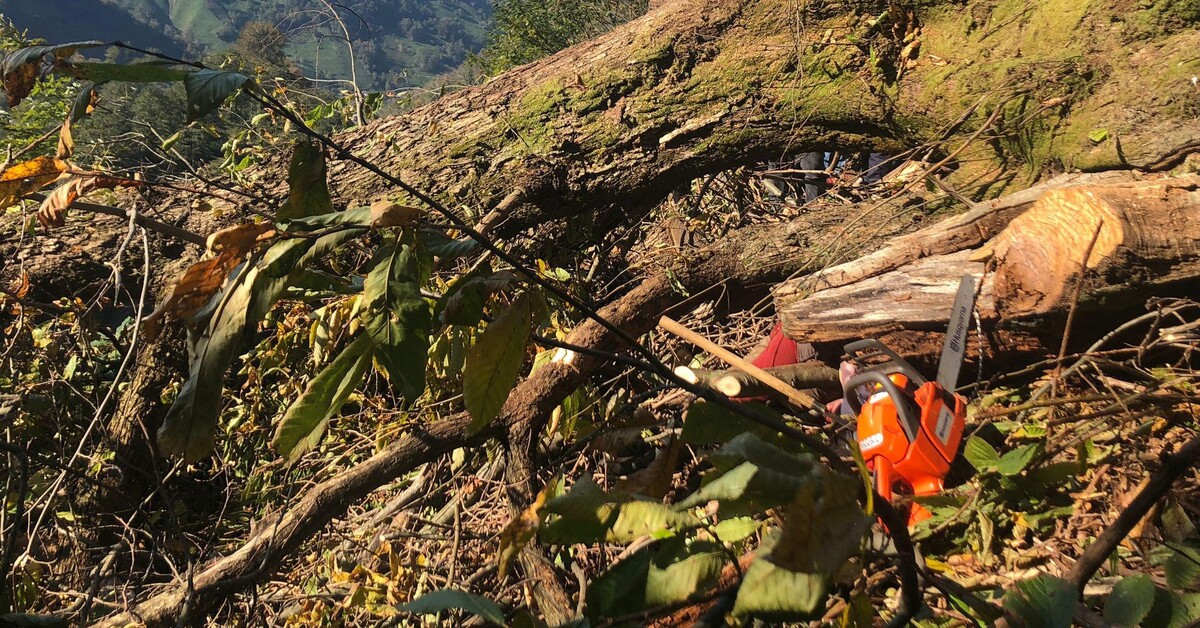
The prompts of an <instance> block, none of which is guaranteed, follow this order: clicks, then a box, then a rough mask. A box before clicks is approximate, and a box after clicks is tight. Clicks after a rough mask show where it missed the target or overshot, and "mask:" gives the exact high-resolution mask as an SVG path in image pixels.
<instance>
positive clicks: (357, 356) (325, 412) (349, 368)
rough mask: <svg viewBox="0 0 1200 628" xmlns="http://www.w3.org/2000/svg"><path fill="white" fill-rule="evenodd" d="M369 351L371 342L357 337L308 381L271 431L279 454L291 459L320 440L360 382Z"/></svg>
mask: <svg viewBox="0 0 1200 628" xmlns="http://www.w3.org/2000/svg"><path fill="white" fill-rule="evenodd" d="M370 352H371V342H370V341H369V340H368V339H367V338H366V337H365V336H360V337H359V338H358V339H357V340H355V341H354V342H352V343H350V345H349V346H347V347H346V348H345V349H343V350H342V352H341V353H340V354H338V357H336V358H334V360H333V362H330V363H329V366H327V367H325V368H324V369H322V370H321V372H320V373H317V376H316V377H314V378H313V379H312V381H310V382H309V383H308V386H306V387H305V388H304V392H303V393H302V394H301V395H300V398H299V399H297V400H296V402H295V403H293V404H292V405H291V407H289V408H288V410H287V413H286V414H284V416H283V419H282V420H281V421H280V422H279V427H278V428H276V430H275V438H274V439H273V440H272V445H274V447H275V449H276V450H278V451H279V455H281V456H283V457H284V458H287V460H288V461H289V462H295V461H296V460H298V459H299V458H300V456H303V455H304V454H305V453H307V452H308V451H310V450H312V448H313V447H315V446H316V445H317V443H319V442H321V436H323V435H324V434H325V428H326V426H328V425H329V420H330V419H331V418H333V417H334V416H335V415H336V414H337V413H338V411H339V410H341V409H342V406H343V405H345V403H346V399H348V398H349V397H350V393H352V392H354V389H355V387H357V386H358V383H359V382H360V381H362V377H363V373H365V372H366V370H367V365H369V364H370V363H371V356H370Z"/></svg>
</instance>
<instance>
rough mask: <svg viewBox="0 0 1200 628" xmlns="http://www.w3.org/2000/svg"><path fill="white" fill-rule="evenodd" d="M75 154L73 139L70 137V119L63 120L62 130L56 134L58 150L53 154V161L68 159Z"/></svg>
mask: <svg viewBox="0 0 1200 628" xmlns="http://www.w3.org/2000/svg"><path fill="white" fill-rule="evenodd" d="M74 152H75V138H74V137H73V136H72V135H71V118H70V116H68V117H67V119H66V120H63V125H62V130H61V131H59V132H58V149H57V150H56V151H55V152H54V158H55V159H70V158H71V155H72V154H74Z"/></svg>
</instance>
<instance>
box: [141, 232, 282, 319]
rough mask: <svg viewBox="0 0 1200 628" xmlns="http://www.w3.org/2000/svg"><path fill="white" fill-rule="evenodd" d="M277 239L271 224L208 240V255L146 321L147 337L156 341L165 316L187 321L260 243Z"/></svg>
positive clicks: (185, 273) (190, 271)
mask: <svg viewBox="0 0 1200 628" xmlns="http://www.w3.org/2000/svg"><path fill="white" fill-rule="evenodd" d="M273 237H275V228H274V225H272V224H270V223H253V222H248V223H243V224H240V225H235V226H232V227H228V228H225V229H221V230H220V231H217V232H215V233H213V234H212V235H210V236H209V237H208V254H207V255H208V256H207V257H206V258H205V259H202V260H200V261H198V262H196V263H195V264H192V265H191V266H190V267H188V269H187V270H185V271H184V272H183V274H182V275H180V277H179V279H178V280H176V282H175V285H174V286H173V287H172V288H171V294H170V296H168V297H167V298H166V300H164V301H163V302H162V305H160V306H158V309H156V310H154V313H152V314H151V315H150V316H148V317H147V318H146V322H145V324H146V334H147V335H148V337H150V338H153V337H155V336H157V335H158V332H159V331H160V330H161V329H162V323H163V320H164V318H165V317H166V316H168V315H169V316H171V317H173V318H176V319H179V320H186V319H188V318H190V317H191V316H192V315H193V314H195V313H196V312H197V311H198V310H199V309H200V308H201V307H203V306H204V304H205V303H207V302H208V300H209V299H211V298H212V296H213V295H214V294H216V293H217V291H218V290H220V289H221V286H222V285H224V284H225V279H226V278H227V277H228V276H229V274H230V273H231V272H233V269H234V268H237V265H238V264H240V263H242V261H243V260H244V259H245V258H246V256H247V255H249V254H250V251H252V250H253V249H254V247H255V245H257V244H258V243H259V242H263V241H265V240H269V239H270V238H273Z"/></svg>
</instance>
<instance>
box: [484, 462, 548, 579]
mask: <svg viewBox="0 0 1200 628" xmlns="http://www.w3.org/2000/svg"><path fill="white" fill-rule="evenodd" d="M554 485H555V482H553V481H551V482H550V483H549V484H547V485H546V488H543V489H542V490H541V492H540V493H538V494H537V498H535V499H534V500H533V503H532V504H530V505H529V507H528V508H526V509H525V511H524V512H522V513H521V514H520V515H518V516H517V517H516V518H515V519H513V520H512V521H510V522H509V523H508V525H506V526H504V531H503V532H501V533H500V549H499V550H498V552H497V556H496V558H497V561H498V562H499V563H500V579H501V580H503V579H504V576H505V575H506V574H507V573H508V566H509V565H510V564H512V561H513V560H514V559H516V557H517V554H519V553H520V552H521V550H522V549H523V548H524V547H525V544H526V543H528V542H529V540H530V539H532V538H533V536H534V535H535V534H537V531H538V528H539V527H541V523H542V516H541V509H542V506H544V505H545V504H546V495H547V493H549V491H550V487H552V486H554Z"/></svg>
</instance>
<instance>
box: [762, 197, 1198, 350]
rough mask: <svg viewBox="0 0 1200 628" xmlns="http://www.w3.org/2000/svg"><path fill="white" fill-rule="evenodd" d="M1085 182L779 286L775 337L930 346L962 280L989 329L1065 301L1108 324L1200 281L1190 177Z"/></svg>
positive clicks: (1056, 312)
mask: <svg viewBox="0 0 1200 628" xmlns="http://www.w3.org/2000/svg"><path fill="white" fill-rule="evenodd" d="M1094 181H1095V179H1094V178H1090V177H1089V178H1087V179H1083V178H1070V179H1060V180H1057V181H1055V182H1054V183H1053V184H1052V185H1047V186H1043V188H1042V189H1040V190H1038V192H1039V193H1040V196H1038V198H1037V200H1036V202H1032V203H1030V202H1029V200H1030V196H1031V195H1030V194H1025V193H1023V194H1020V195H1016V197H1015V198H1009V199H1000V200H999V201H997V202H996V203H995V205H993V206H990V207H986V208H979V209H977V210H975V211H973V212H970V213H968V214H964V215H962V216H959V217H956V218H953V219H950V220H947V221H944V222H942V223H939V224H937V225H934V226H933V227H931V228H928V229H924V230H921V231H917V232H914V233H912V234H909V235H907V236H903V237H901V238H897V239H896V240H895V241H894V243H893V245H891V246H889V247H887V248H885V249H883V250H880V251H878V252H876V253H874V254H872V255H868V256H865V257H863V258H860V259H859V260H855V261H852V262H847V263H845V264H841V265H839V266H837V267H834V268H831V269H828V270H826V271H823V272H822V273H818V274H817V275H814V276H812V277H806V278H803V279H800V280H795V281H791V282H788V283H787V284H785V285H784V286H783V287H781V288H780V290H778V292H777V304H778V307H779V310H780V319H781V321H782V324H783V327H784V331H785V333H787V334H788V335H789V336H791V337H792V338H794V339H796V340H799V341H805V342H815V343H839V342H845V341H849V340H856V339H859V338H864V337H872V336H876V337H877V336H888V335H891V336H897V335H902V334H903V333H905V332H932V335H930V336H928V340H929V341H930V342H937V341H940V340H939V337H940V335H941V334H942V332H944V330H945V325H946V320H947V318H948V313H949V311H950V304H951V302H952V301H953V299H954V293H955V291H956V289H957V286H958V282H959V278H960V277H962V275H964V274H971V275H974V276H975V277H976V278H982V282H981V284H980V286H979V296H978V299H977V301H976V311H977V312H978V314H979V316H980V317H981V318H982V319H983V321H984V322H985V323H986V324H987V325H988V327H989V328H991V329H996V328H997V326H999V328H1005V327H1008V328H1011V327H1012V325H1011V324H1012V323H1014V322H1018V321H1028V320H1047V319H1055V318H1058V319H1060V320H1061V319H1062V318H1063V315H1065V313H1066V312H1067V311H1068V310H1069V309H1070V308H1071V307H1072V306H1073V301H1074V298H1075V294H1076V293H1077V292H1078V294H1080V295H1081V299H1080V301H1079V302H1078V304H1077V305H1078V307H1079V311H1080V312H1095V313H1109V314H1112V313H1115V312H1116V311H1117V310H1124V309H1127V308H1129V307H1137V306H1140V305H1141V303H1142V302H1144V300H1145V298H1146V297H1149V296H1152V295H1155V294H1157V293H1159V292H1160V291H1163V290H1167V291H1172V290H1173V291H1176V292H1178V291H1180V290H1185V291H1186V289H1185V288H1182V287H1181V286H1186V285H1193V286H1194V284H1195V282H1196V281H1198V280H1200V245H1197V241H1200V177H1195V176H1190V177H1182V178H1171V179H1159V180H1149V181H1125V182H1105V183H1099V182H1094ZM1063 183H1071V184H1073V185H1070V186H1068V187H1062V184H1063ZM1076 184H1078V185H1076ZM1017 211H1020V213H1019V214H1017V215H1015V216H1013V213H1014V212H1017ZM1009 217H1011V219H1009ZM1006 219H1008V220H1007V225H1006V226H1004V228H1003V229H1001V230H998V231H997V227H998V226H999V225H1001V224H1003V223H1004V222H1006ZM1093 240H1094V241H1093ZM1085 256H1086V257H1087V258H1088V261H1087V269H1086V272H1084V271H1083V266H1084V258H1085ZM1080 281H1083V285H1082V286H1081V287H1080V288H1081V290H1078V291H1077V290H1076V287H1077V284H1078V283H1079V282H1080ZM825 286H827V287H825ZM814 289H815V291H813V292H810V290H814ZM801 295H807V296H801ZM1047 331H1049V329H1047ZM908 336H909V338H915V337H920V333H918V334H908ZM1013 338H1024V340H1023V341H1018V345H1020V343H1021V342H1028V341H1029V337H1028V336H1021V335H1020V334H1017V335H1014V336H1013ZM1060 338H1061V336H1060ZM900 344H901V345H902V346H905V347H909V346H910V345H911V344H912V343H909V342H903V341H902V342H901V343H900ZM1015 348H1019V349H1021V350H1029V349H1032V348H1034V347H1031V346H1018V347H1015ZM1049 348H1051V349H1057V348H1058V345H1057V344H1054V345H1053V346H1051V347H1049ZM911 349H912V350H913V351H917V352H925V351H926V349H928V347H927V346H926V347H921V346H920V343H917V344H916V345H915V346H913V347H912V348H911Z"/></svg>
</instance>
